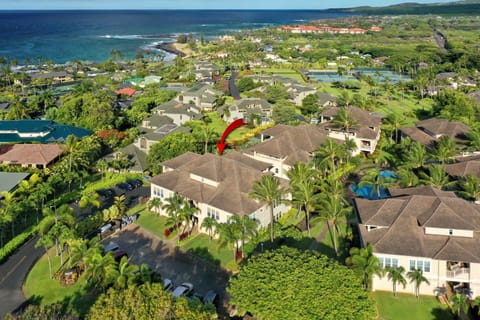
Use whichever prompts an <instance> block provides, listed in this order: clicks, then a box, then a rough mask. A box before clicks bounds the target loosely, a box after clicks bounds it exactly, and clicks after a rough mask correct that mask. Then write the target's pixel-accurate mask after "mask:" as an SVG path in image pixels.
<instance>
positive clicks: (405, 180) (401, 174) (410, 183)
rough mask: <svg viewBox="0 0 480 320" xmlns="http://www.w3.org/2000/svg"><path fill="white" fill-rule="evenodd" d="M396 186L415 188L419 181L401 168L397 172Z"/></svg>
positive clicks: (406, 169) (412, 174)
mask: <svg viewBox="0 0 480 320" xmlns="http://www.w3.org/2000/svg"><path fill="white" fill-rule="evenodd" d="M397 182H398V184H399V185H400V187H402V188H409V187H416V186H417V185H418V184H419V182H420V180H419V179H418V177H417V175H416V174H415V173H414V172H413V171H412V170H411V169H409V168H401V169H400V170H398V180H397Z"/></svg>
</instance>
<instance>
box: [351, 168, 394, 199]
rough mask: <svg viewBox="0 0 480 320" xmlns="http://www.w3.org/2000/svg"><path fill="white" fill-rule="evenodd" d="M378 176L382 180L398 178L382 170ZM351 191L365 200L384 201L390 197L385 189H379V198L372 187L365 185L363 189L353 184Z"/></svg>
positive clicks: (390, 172)
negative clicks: (382, 178)
mask: <svg viewBox="0 0 480 320" xmlns="http://www.w3.org/2000/svg"><path fill="white" fill-rule="evenodd" d="M380 175H381V176H382V177H384V178H391V179H397V178H398V176H397V175H396V174H395V173H394V172H392V171H386V170H383V171H380ZM351 189H352V191H353V192H355V194H356V195H357V196H359V197H360V198H365V199H369V200H377V199H385V198H388V197H390V195H389V194H388V192H387V190H385V188H380V196H379V195H378V194H377V191H376V190H375V186H373V185H365V186H363V187H359V186H357V185H355V184H354V185H352V187H351Z"/></svg>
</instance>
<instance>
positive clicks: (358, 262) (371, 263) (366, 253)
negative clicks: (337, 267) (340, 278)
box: [345, 244, 383, 291]
mask: <svg viewBox="0 0 480 320" xmlns="http://www.w3.org/2000/svg"><path fill="white" fill-rule="evenodd" d="M345 263H346V264H347V265H348V266H350V268H352V269H353V271H355V272H356V273H357V274H358V275H360V276H361V277H362V279H363V285H364V286H365V290H366V291H368V290H370V285H371V283H372V277H373V275H378V276H383V268H382V266H381V264H380V260H378V258H377V257H376V256H374V255H373V247H372V245H371V244H368V245H367V246H366V247H365V248H361V249H360V248H355V247H354V248H351V249H350V257H348V258H347V259H346V260H345Z"/></svg>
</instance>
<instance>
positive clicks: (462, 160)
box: [445, 155, 480, 179]
mask: <svg viewBox="0 0 480 320" xmlns="http://www.w3.org/2000/svg"><path fill="white" fill-rule="evenodd" d="M455 160H457V162H456V163H450V164H446V165H445V171H446V172H447V173H448V174H449V175H450V176H452V177H456V178H465V177H466V176H468V175H472V176H475V177H477V178H478V179H480V155H476V156H469V157H457V158H455Z"/></svg>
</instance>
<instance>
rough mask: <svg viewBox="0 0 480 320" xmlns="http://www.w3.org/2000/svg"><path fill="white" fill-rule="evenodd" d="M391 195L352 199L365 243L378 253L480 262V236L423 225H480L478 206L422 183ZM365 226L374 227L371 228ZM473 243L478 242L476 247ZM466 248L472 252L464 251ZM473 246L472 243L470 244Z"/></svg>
mask: <svg viewBox="0 0 480 320" xmlns="http://www.w3.org/2000/svg"><path fill="white" fill-rule="evenodd" d="M392 191H393V194H394V195H398V196H395V197H393V198H388V199H381V200H366V199H361V198H357V199H354V203H355V207H356V209H357V213H358V216H359V220H360V223H359V229H360V234H361V238H362V240H363V241H364V243H370V244H372V245H373V247H374V251H375V252H377V253H385V254H393V255H395V254H396V255H406V256H416V257H428V258H434V259H444V260H460V261H470V262H477V263H478V262H480V246H479V245H480V238H478V237H475V236H474V238H459V237H452V236H444V235H432V234H426V233H425V228H440V229H457V230H471V231H474V232H478V231H480V208H479V207H478V206H476V205H474V204H472V203H470V202H468V201H465V200H463V199H461V198H458V197H456V196H455V195H454V193H453V192H444V191H440V190H435V189H434V188H431V187H428V188H425V187H420V188H409V189H401V190H397V191H394V190H392ZM367 226H371V227H375V228H372V229H370V231H368V230H367ZM473 247H475V248H473ZM465 248H469V249H468V251H470V253H468V254H465V253H464V251H465ZM471 248H472V249H471Z"/></svg>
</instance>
